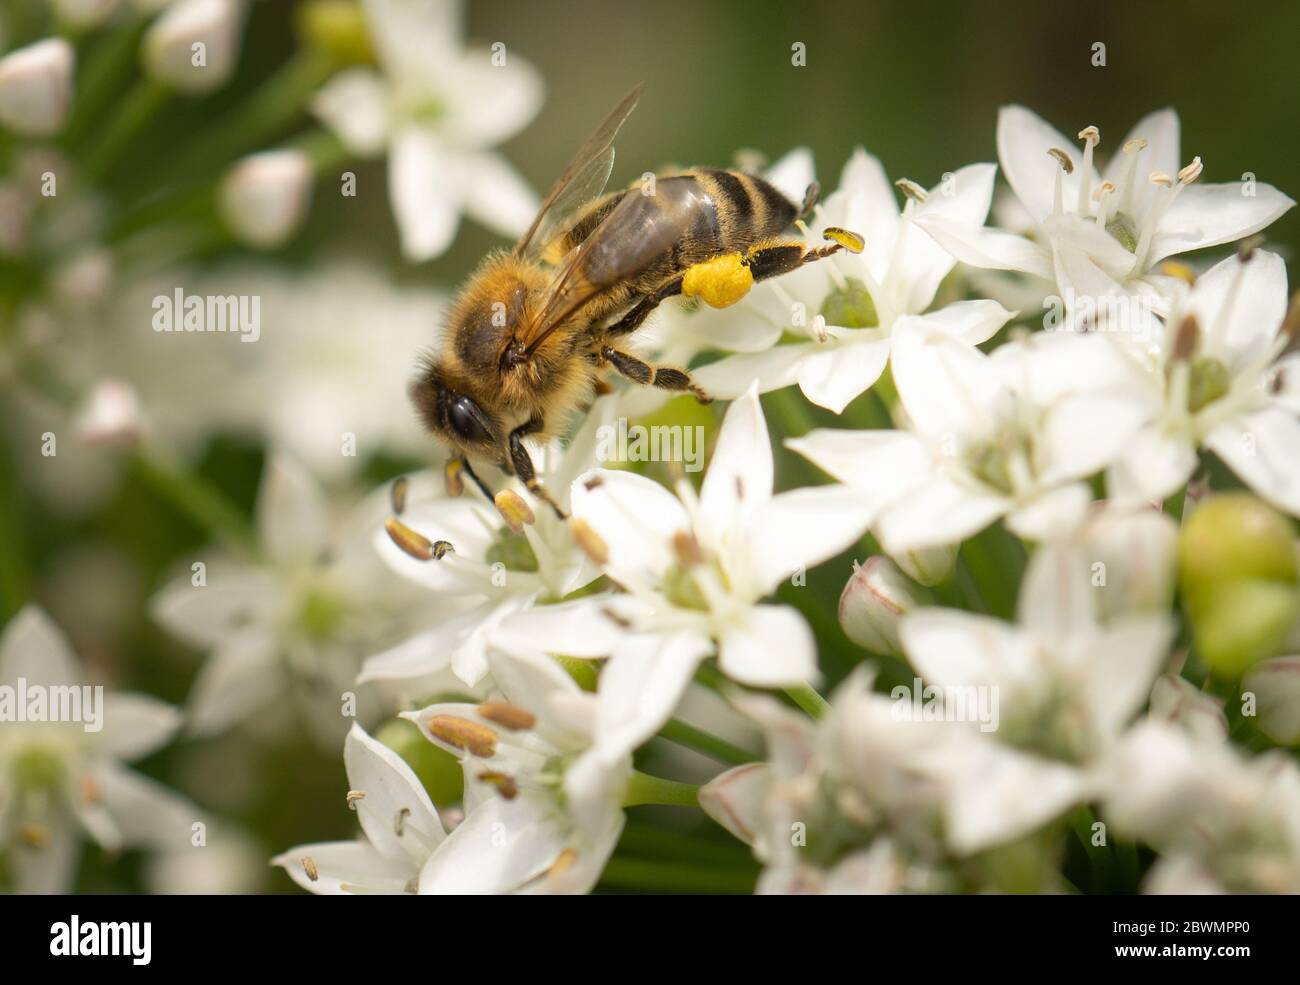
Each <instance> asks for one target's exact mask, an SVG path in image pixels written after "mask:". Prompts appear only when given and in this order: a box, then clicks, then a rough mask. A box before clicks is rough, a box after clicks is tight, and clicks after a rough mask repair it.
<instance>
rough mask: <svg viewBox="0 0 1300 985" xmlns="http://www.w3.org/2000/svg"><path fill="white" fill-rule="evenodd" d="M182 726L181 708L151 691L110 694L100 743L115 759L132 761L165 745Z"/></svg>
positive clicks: (106, 696) (106, 695)
mask: <svg viewBox="0 0 1300 985" xmlns="http://www.w3.org/2000/svg"><path fill="white" fill-rule="evenodd" d="M180 726H181V713H180V711H179V710H177V709H176V708H174V707H173V706H172V705H169V704H167V703H166V702H165V701H159V700H158V699H157V698H155V697H152V696H150V695H148V694H125V693H122V692H120V691H118V692H112V693H107V694H105V696H104V731H103V732H102V733H101V734H100V743H101V746H102V748H103V749H104V750H105V751H106V752H107V753H108V754H109V755H110V756H112V757H113V758H114V759H120V760H122V761H123V762H128V763H129V762H131V761H133V760H136V759H139V758H140V757H141V756H147V755H149V753H151V752H153V751H154V750H155V749H158V748H160V747H162V746H164V745H166V744H167V742H168V741H169V740H170V739H171V737H172V736H173V735H175V734H176V730H177V729H179V728H180Z"/></svg>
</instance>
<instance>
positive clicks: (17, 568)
mask: <svg viewBox="0 0 1300 985" xmlns="http://www.w3.org/2000/svg"><path fill="white" fill-rule="evenodd" d="M4 437H5V436H4V435H3V434H0V442H2V443H3V447H0V473H2V474H0V621H7V620H8V619H9V617H10V616H12V615H13V614H14V613H15V612H17V611H18V610H19V609H21V608H22V606H23V603H24V602H26V601H27V597H28V594H29V592H30V578H29V577H28V573H27V561H26V550H25V549H24V537H23V523H22V519H21V518H20V517H19V515H18V497H19V493H18V468H17V460H16V456H15V455H14V453H13V452H14V450H13V448H11V447H9V445H10V444H11V442H9V441H4V440H3V439H4Z"/></svg>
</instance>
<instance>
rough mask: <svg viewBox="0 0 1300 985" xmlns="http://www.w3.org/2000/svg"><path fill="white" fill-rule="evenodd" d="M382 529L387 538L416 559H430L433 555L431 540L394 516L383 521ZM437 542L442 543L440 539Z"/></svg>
mask: <svg viewBox="0 0 1300 985" xmlns="http://www.w3.org/2000/svg"><path fill="white" fill-rule="evenodd" d="M384 530H385V531H387V533H388V537H389V539H390V540H391V541H392V542H393V543H394V544H396V545H397V546H398V547H400V548H401V549H402V551H403V552H405V553H406V554H409V555H410V556H411V557H413V558H415V559H416V560H417V561H432V560H433V556H434V551H433V541H431V540H430V539H429V538H428V537H426V536H424V535H423V534H421V533H417V532H416V531H414V530H412V529H411V528H410V527H408V526H407V525H406V524H405V523H403V522H402V521H401V520H399V519H397V517H395V516H390V517H389V518H388V519H387V520H385V521H384ZM439 543H443V542H442V541H440V542H439Z"/></svg>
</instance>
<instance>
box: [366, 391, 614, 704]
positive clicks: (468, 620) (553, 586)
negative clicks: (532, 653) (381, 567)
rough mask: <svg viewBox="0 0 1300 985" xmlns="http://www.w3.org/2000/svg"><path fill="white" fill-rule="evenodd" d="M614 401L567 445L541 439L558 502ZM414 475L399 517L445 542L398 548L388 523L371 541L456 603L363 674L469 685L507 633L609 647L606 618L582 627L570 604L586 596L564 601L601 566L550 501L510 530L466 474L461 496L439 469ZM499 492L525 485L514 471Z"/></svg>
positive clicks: (583, 647) (414, 578) (409, 683)
mask: <svg viewBox="0 0 1300 985" xmlns="http://www.w3.org/2000/svg"><path fill="white" fill-rule="evenodd" d="M614 407H615V403H614V401H613V400H611V399H609V398H603V399H602V400H600V401H598V402H597V404H596V406H595V407H593V408H592V410H591V412H590V413H589V414H588V416H587V418H586V419H585V420H584V422H583V424H582V426H581V427H580V428H579V430H578V433H577V434H575V435H574V437H573V440H572V441H571V442H570V444H569V446H568V447H567V448H564V449H563V450H562V449H561V447H560V443H559V442H558V441H555V442H552V443H551V444H549V445H548V446H546V447H545V448H544V449H542V456H541V463H540V467H539V468H538V475H539V476H540V477H541V478H542V480H543V482H545V483H546V485H547V487H548V488H549V489H551V490H553V495H555V496H557V497H558V498H559V502H560V504H561V506H562V507H565V508H567V504H568V491H569V486H570V485H571V483H572V482H573V479H574V477H575V476H576V474H577V472H578V471H579V470H580V469H582V468H583V467H584V466H585V464H586V463H587V462H588V461H590V460H591V459H592V457H593V456H594V448H595V442H596V440H597V437H596V436H597V433H598V431H599V428H600V427H601V425H602V424H603V423H604V422H607V421H608V420H609V418H610V415H611V414H612V413H613V411H614ZM417 478H418V483H417V484H414V485H413V486H412V488H411V492H410V494H409V495H408V497H407V499H408V502H407V506H406V509H405V510H403V512H402V515H401V517H400V522H401V523H402V524H403V525H404V526H405V527H406V528H408V529H409V530H411V531H413V532H414V533H415V534H417V535H418V536H420V537H423V538H425V539H426V540H427V541H428V542H429V543H430V544H431V545H432V544H438V543H439V542H442V543H445V544H448V545H450V549H449V550H447V551H446V553H444V554H443V555H442V556H441V557H440V558H439V557H434V558H430V559H428V560H422V559H419V558H417V557H413V556H412V555H411V554H409V553H407V552H406V551H405V550H403V549H402V548H401V547H400V546H399V545H398V544H397V543H396V542H395V541H394V540H393V537H392V536H391V534H390V533H389V532H388V531H387V530H384V529H377V530H376V531H375V533H374V535H373V542H374V545H375V548H376V549H377V550H378V552H379V555H380V557H382V558H383V560H384V561H385V563H386V564H387V565H388V566H389V567H390V568H391V569H392V570H393V571H395V572H396V573H397V574H399V575H401V576H402V577H403V578H405V579H408V580H409V581H411V582H413V583H415V584H417V585H420V586H422V587H423V588H425V589H428V590H431V591H432V592H434V593H435V594H436V596H437V597H438V598H441V599H455V600H457V604H458V605H460V606H461V608H460V609H459V610H458V611H455V612H454V613H452V614H451V615H450V616H449V617H448V618H444V619H442V620H438V621H435V622H434V623H432V624H431V625H429V626H428V627H427V628H426V629H425V630H423V631H422V632H420V633H419V634H417V635H415V636H413V637H411V638H410V639H407V640H405V641H404V642H402V643H400V644H398V645H397V646H394V647H392V648H391V649H389V650H386V651H384V652H383V653H379V654H376V655H375V656H372V657H371V658H370V659H368V660H367V661H366V663H365V666H364V667H363V669H362V674H361V680H362V681H370V680H380V681H389V682H398V681H400V682H403V684H402V686H403V687H404V688H405V689H408V690H409V689H411V688H414V687H415V686H416V683H417V682H427V681H428V680H429V679H430V678H431V676H432V677H433V678H434V679H438V680H444V679H445V678H446V676H447V673H448V672H450V673H451V674H452V675H454V678H453V680H457V681H459V682H460V683H461V684H464V685H468V686H469V687H471V688H475V687H477V686H479V684H480V683H481V682H482V681H483V679H484V676H485V675H486V674H487V661H488V650H489V647H490V646H491V645H492V644H493V643H494V642H496V643H499V644H500V645H503V646H508V645H509V640H510V639H511V638H516V639H520V640H522V641H524V643H525V644H526V645H527V646H528V647H530V648H532V647H536V646H542V645H543V644H545V646H544V647H543V648H544V649H546V650H547V651H548V652H551V653H561V654H565V655H567V656H579V657H588V656H593V657H594V656H603V655H605V654H606V653H608V646H609V643H608V641H609V640H610V639H612V638H613V635H614V633H613V629H612V627H610V626H609V625H608V624H607V623H606V622H605V621H604V620H603V619H602V620H596V627H595V629H594V630H592V629H588V628H587V627H583V626H581V624H580V623H579V622H578V620H579V619H580V618H581V616H580V615H575V614H574V613H575V612H577V613H582V612H585V611H586V609H585V608H584V607H585V606H587V605H589V604H591V603H590V600H588V601H584V602H578V603H572V604H569V603H562V602H561V600H562V599H564V597H565V596H567V595H569V594H570V593H572V592H576V591H577V590H578V589H580V588H583V587H584V586H586V585H588V584H589V583H591V582H592V581H594V580H595V579H596V578H597V577H599V575H600V572H599V570H598V569H597V568H596V566H595V565H594V564H592V562H591V561H590V560H589V559H588V558H587V557H586V555H585V554H583V552H582V551H581V550H580V549H579V547H578V545H577V544H576V543H575V542H574V539H573V536H572V534H571V533H570V531H569V528H568V526H567V525H566V524H565V523H564V522H563V521H561V520H560V519H559V518H558V517H556V516H555V514H554V513H553V512H552V511H551V510H550V509H546V508H543V509H541V510H538V511H535V512H534V515H533V518H532V522H530V523H527V524H523V525H522V527H521V529H520V530H518V531H515V530H512V529H511V528H510V527H509V526H508V525H507V523H506V522H505V520H504V518H503V516H502V514H501V512H500V511H499V510H498V509H497V508H496V507H495V506H494V505H492V504H490V503H487V502H485V501H484V500H483V498H482V497H481V495H480V492H479V490H478V489H477V487H476V486H475V485H474V484H473V483H472V482H471V481H470V480H469V479H468V477H464V478H463V479H462V481H463V484H464V492H463V494H462V495H461V496H459V497H451V496H447V495H446V494H445V492H444V491H443V488H444V486H443V480H442V478H441V477H435V476H433V475H431V474H426V475H423V476H420V477H417ZM505 492H507V493H508V494H513V495H514V496H521V495H523V487H522V485H521V484H520V483H519V482H518V481H517V480H514V479H512V480H511V482H510V484H509V485H508V486H507V487H506V490H505ZM557 603H559V604H557ZM534 609H535V611H530V610H534ZM602 629H603V630H605V631H604V632H601V630H602ZM425 686H426V690H425V693H426V694H427V693H428V690H427V684H426V685H425Z"/></svg>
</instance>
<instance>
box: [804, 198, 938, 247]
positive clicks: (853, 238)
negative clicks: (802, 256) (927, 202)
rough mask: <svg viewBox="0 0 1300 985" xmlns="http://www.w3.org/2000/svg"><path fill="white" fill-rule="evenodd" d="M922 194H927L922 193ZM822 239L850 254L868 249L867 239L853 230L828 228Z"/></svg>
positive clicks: (836, 227)
mask: <svg viewBox="0 0 1300 985" xmlns="http://www.w3.org/2000/svg"><path fill="white" fill-rule="evenodd" d="M918 187H919V186H918ZM922 194H925V193H924V192H922ZM922 201H924V199H922ZM822 239H824V240H827V241H828V242H831V243H838V244H839V245H840V246H842V247H844V249H846V250H848V251H849V252H850V253H861V252H862V251H863V250H864V249H866V247H867V241H866V240H865V239H863V238H862V237H861V236H859V235H858V234H857V233H855V232H853V231H852V230H849V229H841V228H840V227H839V226H827V227H826V231H825V232H823V233H822Z"/></svg>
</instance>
